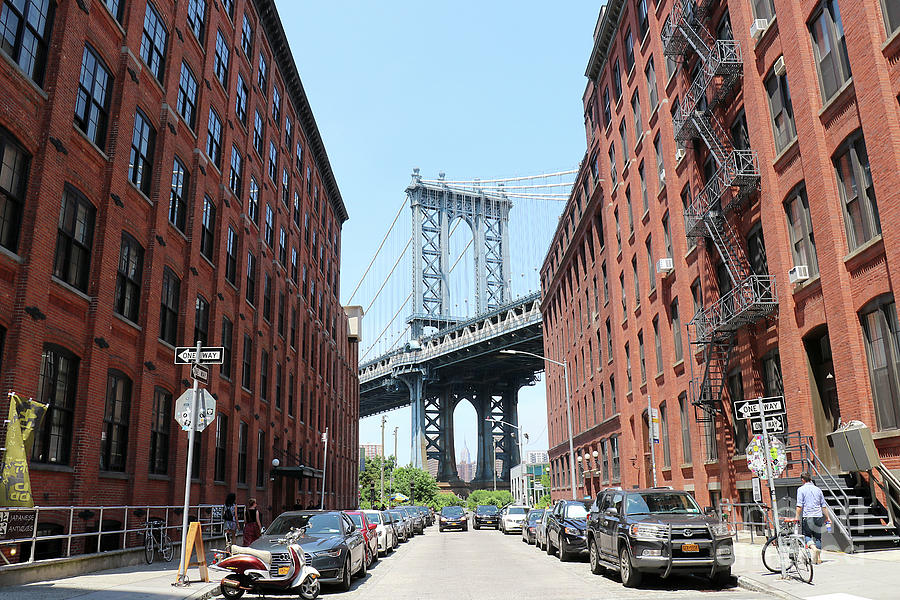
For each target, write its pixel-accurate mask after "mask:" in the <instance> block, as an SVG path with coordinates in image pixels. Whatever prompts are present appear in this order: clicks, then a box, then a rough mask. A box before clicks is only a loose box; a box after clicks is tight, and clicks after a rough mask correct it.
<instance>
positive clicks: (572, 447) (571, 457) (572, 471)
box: [500, 349, 576, 500]
mask: <svg viewBox="0 0 900 600" xmlns="http://www.w3.org/2000/svg"><path fill="white" fill-rule="evenodd" d="M500 354H525V355H528V356H533V357H535V358H540V359H541V360H546V361H547V362H549V363H553V364H554V365H559V366H561V367H562V368H563V377H564V378H565V380H566V417H567V421H568V424H569V476H570V478H571V481H572V500H576V497H575V444H574V442H573V441H572V406H571V402H570V401H569V365H568V364H567V363H566V361H558V360H553V359H552V358H547V357H546V356H541V355H540V354H535V353H534V352H526V351H525V350H509V349H505V350H501V351H500Z"/></svg>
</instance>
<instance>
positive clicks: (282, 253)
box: [278, 227, 287, 267]
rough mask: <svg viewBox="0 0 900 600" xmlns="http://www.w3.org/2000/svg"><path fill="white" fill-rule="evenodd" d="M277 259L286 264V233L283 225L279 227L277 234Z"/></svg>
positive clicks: (283, 264)
mask: <svg viewBox="0 0 900 600" xmlns="http://www.w3.org/2000/svg"><path fill="white" fill-rule="evenodd" d="M278 260H279V261H280V262H281V265H282V266H284V267H286V266H287V233H285V231H284V227H281V228H280V231H279V235H278Z"/></svg>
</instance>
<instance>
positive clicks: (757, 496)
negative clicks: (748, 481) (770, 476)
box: [752, 477, 762, 502]
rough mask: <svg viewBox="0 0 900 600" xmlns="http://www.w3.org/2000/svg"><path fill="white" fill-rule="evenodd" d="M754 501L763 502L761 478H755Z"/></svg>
mask: <svg viewBox="0 0 900 600" xmlns="http://www.w3.org/2000/svg"><path fill="white" fill-rule="evenodd" d="M752 481H753V501H754V502H762V482H761V480H760V478H759V477H754V478H753V480H752Z"/></svg>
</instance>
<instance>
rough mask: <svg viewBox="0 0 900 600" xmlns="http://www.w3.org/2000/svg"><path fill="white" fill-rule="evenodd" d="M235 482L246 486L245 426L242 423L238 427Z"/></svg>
mask: <svg viewBox="0 0 900 600" xmlns="http://www.w3.org/2000/svg"><path fill="white" fill-rule="evenodd" d="M237 482H238V485H247V424H246V423H244V422H243V421H241V424H240V426H239V427H238V456H237Z"/></svg>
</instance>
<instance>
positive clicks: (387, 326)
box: [359, 292, 413, 362]
mask: <svg viewBox="0 0 900 600" xmlns="http://www.w3.org/2000/svg"><path fill="white" fill-rule="evenodd" d="M412 296H413V293H412V292H410V293H409V296H407V297H406V300H404V301H403V303H402V304H401V305H400V307H399V308H397V312H395V313H394V316H393V317H391V319H390V320H389V321H388V322H387V324H386V325H385V326H384V329H382V330H381V333H379V334H378V335H377V336H375V340H376V342H372V345H371V346H369V349H368V350H366V351H365V353H364V354H363V355H362V356H360V357H359V362H362V361H363V359H364V358H365V357H367V356H368V355H369V352H371V351H372V350H374V349H375V346H376V345H377V340H380V339H381V336H383V335H384V333H385V332H386V331H387V330H388V328H389V327H390V326H391V323H393V322H394V320H395V319H396V318H397V316H398V315H399V314H400V311H401V310H403V307H405V306H406V305H407V304H408V303H409V301H410V300H411V299H412Z"/></svg>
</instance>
